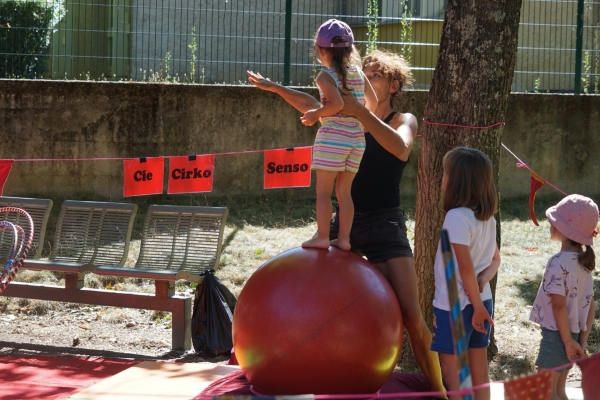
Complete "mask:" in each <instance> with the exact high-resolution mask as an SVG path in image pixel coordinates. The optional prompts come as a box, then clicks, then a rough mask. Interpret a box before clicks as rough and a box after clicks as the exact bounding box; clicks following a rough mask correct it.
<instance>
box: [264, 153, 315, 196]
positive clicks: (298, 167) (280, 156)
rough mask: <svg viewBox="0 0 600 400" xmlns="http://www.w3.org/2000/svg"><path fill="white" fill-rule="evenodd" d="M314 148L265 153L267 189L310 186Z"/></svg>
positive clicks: (265, 186) (265, 185) (265, 184)
mask: <svg viewBox="0 0 600 400" xmlns="http://www.w3.org/2000/svg"><path fill="white" fill-rule="evenodd" d="M311 163H312V147H296V148H293V149H277V150H266V151H265V172H264V175H265V178H264V182H265V183H264V188H265V189H277V188H286V187H307V186H310V172H311V171H310V166H311Z"/></svg>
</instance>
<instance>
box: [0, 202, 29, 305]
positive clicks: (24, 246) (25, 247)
mask: <svg viewBox="0 0 600 400" xmlns="http://www.w3.org/2000/svg"><path fill="white" fill-rule="evenodd" d="M3 212H14V213H18V214H22V215H23V216H24V217H25V218H26V219H27V222H28V223H29V237H28V238H27V239H26V238H25V231H24V230H23V228H21V227H20V226H19V225H15V224H13V223H11V222H8V221H0V230H6V229H10V230H11V231H12V234H13V241H12V249H11V252H10V255H9V257H8V259H7V260H6V265H5V266H4V269H3V270H2V274H0V294H2V292H4V289H6V287H7V286H8V284H9V283H10V282H11V281H12V280H13V279H14V277H15V275H17V273H18V272H19V269H20V268H21V267H22V266H23V262H24V261H25V259H26V258H27V254H28V253H29V250H30V249H31V243H32V242H33V220H32V219H31V216H30V215H29V214H28V213H27V212H26V211H25V210H22V209H20V208H17V207H1V208H0V213H3ZM19 233H20V235H19ZM19 236H20V240H19Z"/></svg>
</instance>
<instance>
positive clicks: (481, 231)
mask: <svg viewBox="0 0 600 400" xmlns="http://www.w3.org/2000/svg"><path fill="white" fill-rule="evenodd" d="M443 229H446V230H447V231H448V236H449V237H450V243H454V244H462V245H465V246H469V250H470V253H471V258H472V259H473V267H474V268H475V276H477V275H479V273H480V272H481V271H483V270H484V269H486V268H487V267H489V266H490V264H491V263H492V257H493V256H494V253H495V252H496V219H495V218H494V217H491V218H490V219H488V220H487V221H480V220H478V219H477V218H475V214H474V213H473V210H471V209H469V208H466V207H460V208H454V209H452V210H450V211H448V213H447V214H446V218H445V219H444V226H443ZM452 256H453V258H454V266H455V270H456V284H457V286H458V298H459V300H460V309H461V310H462V309H464V308H465V307H466V306H467V304H471V302H470V301H469V298H468V297H467V295H466V294H465V288H464V286H463V281H462V278H461V276H460V272H459V270H458V263H457V261H456V256H455V255H454V252H453V253H452ZM434 273H435V296H434V299H433V306H434V307H436V308H439V309H441V310H446V311H450V301H449V300H448V285H447V284H446V266H445V265H444V260H443V258H442V246H441V243H438V248H437V253H436V255H435V265H434ZM491 298H492V291H491V289H490V284H489V283H487V284H486V285H485V288H484V289H483V293H481V300H482V301H484V300H490V299H491Z"/></svg>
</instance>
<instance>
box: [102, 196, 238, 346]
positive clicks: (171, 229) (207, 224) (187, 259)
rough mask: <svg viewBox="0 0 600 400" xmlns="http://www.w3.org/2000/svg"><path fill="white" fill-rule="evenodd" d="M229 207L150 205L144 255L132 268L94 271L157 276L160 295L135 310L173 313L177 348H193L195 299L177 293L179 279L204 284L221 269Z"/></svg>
mask: <svg viewBox="0 0 600 400" xmlns="http://www.w3.org/2000/svg"><path fill="white" fill-rule="evenodd" d="M228 212H229V211H228V209H227V208H226V207H195V206H164V205H153V206H150V207H149V208H148V212H147V214H146V218H145V220H144V227H143V230H142V242H141V245H140V255H139V257H138V260H137V262H136V264H135V266H134V267H133V268H127V267H111V266H100V267H98V268H96V269H95V270H94V273H95V274H98V275H108V276H120V277H133V278H143V279H152V280H154V282H155V288H156V291H155V295H154V296H153V297H151V298H145V299H143V300H142V301H140V302H139V306H133V305H132V306H130V307H135V308H144V309H150V310H162V311H170V312H171V313H172V317H173V318H172V348H173V349H181V348H183V349H185V350H188V349H190V348H191V314H192V298H191V297H190V296H181V295H176V294H175V281H176V280H178V279H185V280H187V281H190V282H200V281H201V280H202V279H203V278H202V276H201V274H202V273H203V272H205V271H207V270H212V269H216V268H217V267H218V264H219V260H220V256H221V247H222V244H223V231H224V229H225V221H226V220H227V215H228Z"/></svg>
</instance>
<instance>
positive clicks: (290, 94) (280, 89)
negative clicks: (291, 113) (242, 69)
mask: <svg viewBox="0 0 600 400" xmlns="http://www.w3.org/2000/svg"><path fill="white" fill-rule="evenodd" d="M246 75H248V82H250V83H251V84H252V85H254V86H256V87H257V88H259V89H262V90H266V91H267V92H273V93H276V94H278V95H280V96H281V97H282V98H283V99H284V100H285V101H287V102H288V103H289V104H290V105H291V106H292V107H294V108H295V109H296V110H298V111H300V112H301V113H305V112H307V111H308V110H312V109H314V108H317V107H320V103H319V101H318V100H317V99H315V98H314V97H312V96H311V95H310V94H308V93H304V92H300V91H298V90H294V89H290V88H288V87H285V86H282V85H280V84H278V83H275V82H271V81H270V80H269V78H265V77H263V76H262V75H261V74H259V73H258V72H252V71H246Z"/></svg>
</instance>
